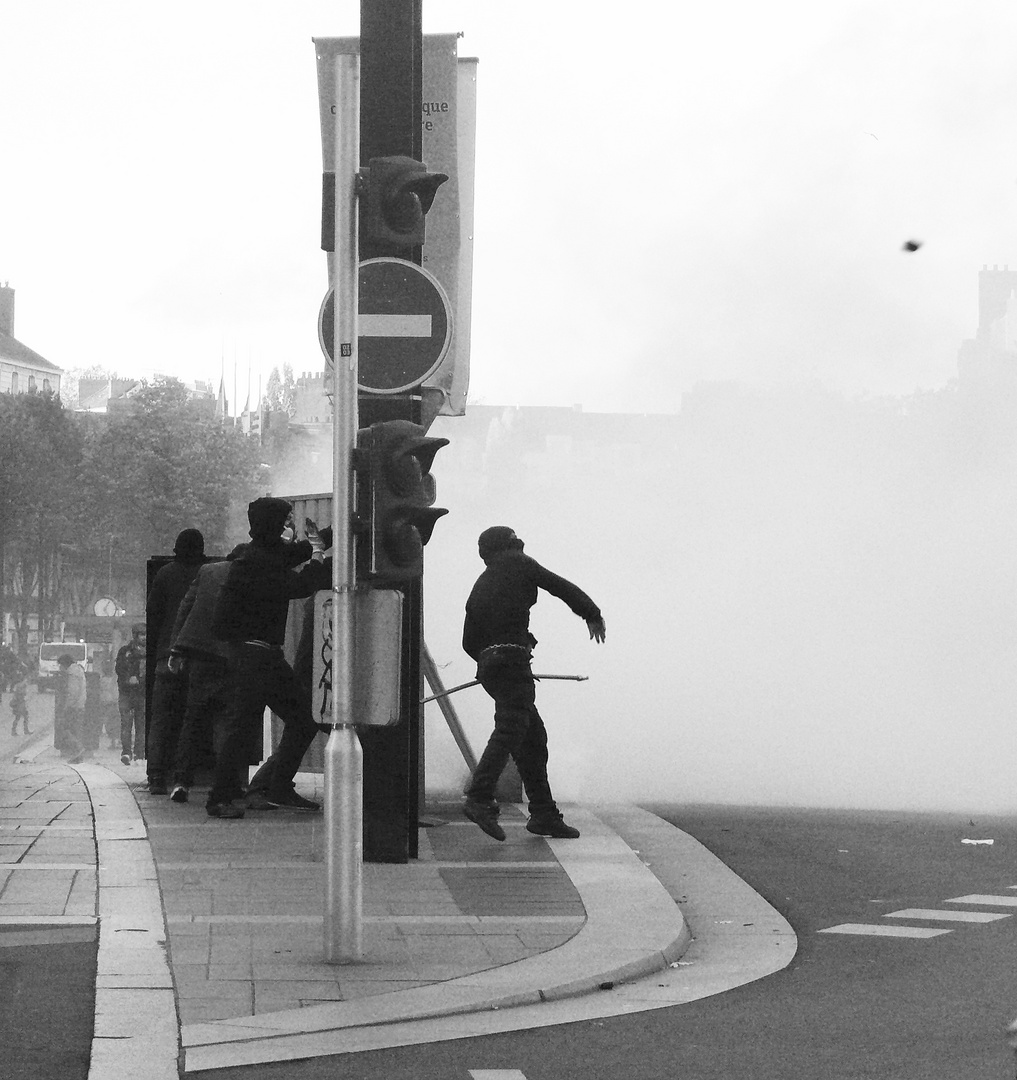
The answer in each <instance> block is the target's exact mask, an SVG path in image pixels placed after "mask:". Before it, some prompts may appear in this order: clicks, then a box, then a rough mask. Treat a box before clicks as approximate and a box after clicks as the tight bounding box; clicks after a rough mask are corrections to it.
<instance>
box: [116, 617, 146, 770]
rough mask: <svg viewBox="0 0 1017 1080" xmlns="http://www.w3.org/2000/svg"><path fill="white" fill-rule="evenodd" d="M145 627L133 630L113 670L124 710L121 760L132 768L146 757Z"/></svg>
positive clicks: (121, 723)
mask: <svg viewBox="0 0 1017 1080" xmlns="http://www.w3.org/2000/svg"><path fill="white" fill-rule="evenodd" d="M146 641H147V639H146V636H145V624H144V623H135V624H134V625H133V626H132V627H131V640H130V641H128V642H127V644H126V645H123V646H121V648H120V650H119V651H118V652H117V658H116V663H115V664H114V665H113V670H114V671H115V673H116V677H117V705H118V707H119V709H120V749H121V751H122V753H121V754H120V761H121V763H122V764H124V765H130V763H131V761H132V760H134V761H139V760H141V758H143V757H144V756H145V652H146V649H147V644H146Z"/></svg>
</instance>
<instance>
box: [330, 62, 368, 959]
mask: <svg viewBox="0 0 1017 1080" xmlns="http://www.w3.org/2000/svg"><path fill="white" fill-rule="evenodd" d="M334 78H335V84H334V92H335V100H336V101H337V103H338V109H339V117H338V119H339V120H340V123H339V125H338V135H337V138H336V141H335V150H334V153H335V156H334V159H333V160H332V161H331V162H326V163H325V164H326V166H330V167H331V168H332V169H333V170H334V173H335V236H334V241H335V242H334V243H333V245H332V251H330V252H329V269H330V271H331V272H330V274H329V278H330V280H331V281H332V282H333V292H334V294H335V296H336V301H335V307H336V311H335V317H334V319H333V325H332V337H331V341H332V350H331V351H332V355H333V356H335V357H336V359H335V360H334V361H330V364H329V367H330V369H331V372H332V374H333V379H334V382H333V385H334V387H335V394H334V400H333V415H332V594H333V604H332V619H333V629H332V633H333V656H332V731H331V732H330V734H329V737H328V742H327V743H326V744H325V807H324V810H325V913H324V915H325V917H324V921H323V930H324V945H325V960H326V962H328V963H353V962H355V961H357V960H359V959H360V958H361V956H362V955H363V874H364V870H363V861H364V860H363V819H364V758H363V749H362V747H361V745H360V740H359V737H358V736H357V730H356V727H355V726H354V722H355V719H356V718H355V716H354V715H353V641H354V625H353V621H354V607H353V605H354V592H355V589H356V562H355V557H354V551H353V534H352V530H351V518H352V512H353V496H354V491H355V484H354V481H353V450H354V447H355V445H356V441H357V427H358V423H357V417H358V405H357V389H356V387H357V217H358V214H357V195H356V176H357V171H358V169H359V166H360V156H359V155H360V61H359V58H358V57H355V56H342V57H338V58H337V60H336V64H335V74H334Z"/></svg>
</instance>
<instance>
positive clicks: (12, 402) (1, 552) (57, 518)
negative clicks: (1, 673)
mask: <svg viewBox="0 0 1017 1080" xmlns="http://www.w3.org/2000/svg"><path fill="white" fill-rule="evenodd" d="M80 460H81V434H80V431H79V429H78V428H77V426H76V425H75V424H74V423H73V422H72V420H71V418H70V415H69V414H68V413H67V412H66V411H65V410H64V408H63V406H62V405H61V403H60V400H59V399H58V398H57V397H55V396H54V395H53V394H51V393H49V392H43V393H30V394H17V395H9V394H4V395H0V612H6V611H8V610H9V611H10V612H11V613H12V615H13V617H14V623H15V626H16V628H17V630H18V639H19V642H21V643H24V641H25V634H26V630H27V624H28V617H29V613H30V610H31V609H33V608H34V609H35V610H36V612H37V614H38V618H39V627H40V629H42V630H43V631H45V629H46V628H47V626H48V625H49V623H50V620H51V618H52V614H53V611H54V604H53V601H54V598H55V596H56V595H57V594H58V593H59V586H60V576H61V567H62V558H61V550H62V549H61V544H62V543H63V542H64V541H65V540H66V538H67V536H68V533H69V531H70V529H71V522H72V521H73V519H74V516H75V504H76V489H77V484H76V478H77V473H78V469H79V465H80Z"/></svg>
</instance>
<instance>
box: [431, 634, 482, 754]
mask: <svg viewBox="0 0 1017 1080" xmlns="http://www.w3.org/2000/svg"><path fill="white" fill-rule="evenodd" d="M420 666H421V667H422V668H423V671H424V678H425V679H427V682H428V684H429V685H430V687H431V689H432V690H433V691H434V694H433V695H432V696H431V697H428V698H422V699H421V702H420V704H421V705H426V704H427V703H428V702H429V701H437V702H438V708H439V709H441V715H442V716H444V717H445V723H446V724H448V729H449V731H451V732H452V738H453V739H455V741H456V746H458V747H459V752H460V753H461V754H462V755H463V761H465V762H466V765H467V767H468V768H469V770H470V772H471V773H472V772H473V771H474V770H475V769H476V767H477V755H476V754H474V752H473V747H471V746H470V740H469V739H467V738H466V732H465V731H463V725H462V724H460V723H459V717H458V715H457V714H456V710H455V708H454V706H453V705H452V702H450V701H449V700H448V696H449V694H454V693H455V692H456V691H457V690H464V689H465V688H466V687H467V686H476V685H477V680H476V679H474V680H473V682H469V683H463V685H462V686H454V687H453V688H452V689H451V690H446V689H445V687H444V685H443V684H442V681H441V675H440V674H439V672H438V665H437V664H436V663H435V662H434V657H433V656H432V655H431V650H430V649H429V648H428V647H427V643H426V642H421V650H420Z"/></svg>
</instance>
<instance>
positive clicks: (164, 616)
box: [146, 529, 206, 795]
mask: <svg viewBox="0 0 1017 1080" xmlns="http://www.w3.org/2000/svg"><path fill="white" fill-rule="evenodd" d="M205 562H206V559H205V538H204V537H203V536H202V535H201V533H200V532H199V531H198V530H197V529H184V530H183V532H181V533H180V535H179V536H178V537H177V540H176V544H175V545H174V547H173V560H172V562H168V563H167V564H166V565H165V566H163V567H161V568H160V569H159V572H158V573H157V574H156V575H155V577H154V578H153V579H152V587H151V589H149V592H148V601H147V604H146V613H147V615H148V625H149V626H151V627H152V633H153V634H154V635H155V678H154V681H153V685H152V720H151V724H150V725H149V732H148V747H147V749H148V790H149V793H150V794H152V795H165V794H166V781H167V774H168V773H169V770H170V768H171V767H172V765H173V759H174V756H175V754H176V748H177V739H178V737H179V735H180V726H181V724H182V723H183V719H184V707H185V706H186V704H187V675H186V672H183V671H173V670H171V669H170V665H169V655H170V642H171V639H172V636H173V624H174V622H175V621H176V615H177V609H178V608H179V607H180V603H181V601H182V600H183V598H184V596H186V594H187V590H188V589H189V588H190V587H191V583H192V582H193V581H194V579H195V577H196V576H197V573H198V571H199V570H200V569H201V567H202V566H203V565H204V563H205Z"/></svg>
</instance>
